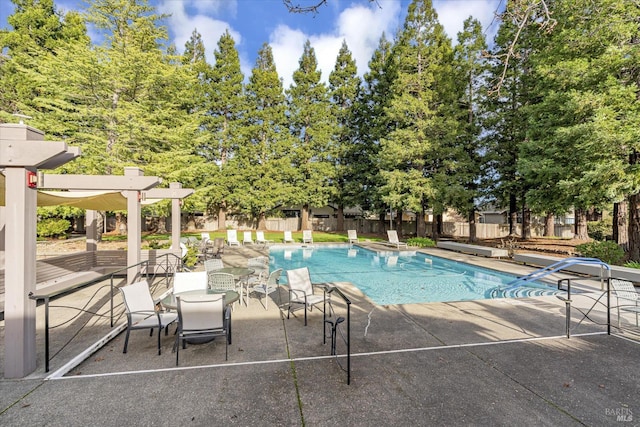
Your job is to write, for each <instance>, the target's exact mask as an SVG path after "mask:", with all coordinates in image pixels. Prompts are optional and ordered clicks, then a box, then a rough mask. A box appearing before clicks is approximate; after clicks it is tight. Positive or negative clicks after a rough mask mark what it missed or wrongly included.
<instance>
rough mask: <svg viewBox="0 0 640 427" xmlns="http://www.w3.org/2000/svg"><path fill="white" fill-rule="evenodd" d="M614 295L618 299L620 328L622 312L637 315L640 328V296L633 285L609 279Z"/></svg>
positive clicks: (617, 307)
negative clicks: (639, 316)
mask: <svg viewBox="0 0 640 427" xmlns="http://www.w3.org/2000/svg"><path fill="white" fill-rule="evenodd" d="M609 283H610V284H611V290H612V291H613V295H614V296H615V297H616V299H617V304H616V309H617V311H618V328H619V327H620V310H622V311H628V312H631V313H635V314H636V326H638V314H640V294H638V292H637V291H636V288H635V286H633V283H631V282H629V281H627V280H620V279H609Z"/></svg>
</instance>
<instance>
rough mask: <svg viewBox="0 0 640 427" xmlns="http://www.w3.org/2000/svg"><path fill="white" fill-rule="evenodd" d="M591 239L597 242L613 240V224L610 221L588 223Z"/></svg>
mask: <svg viewBox="0 0 640 427" xmlns="http://www.w3.org/2000/svg"><path fill="white" fill-rule="evenodd" d="M587 232H588V233H589V237H592V238H593V239H595V240H600V241H603V240H611V239H612V238H613V224H612V223H611V220H609V221H590V222H588V223H587Z"/></svg>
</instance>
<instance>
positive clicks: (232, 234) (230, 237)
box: [227, 230, 240, 246]
mask: <svg viewBox="0 0 640 427" xmlns="http://www.w3.org/2000/svg"><path fill="white" fill-rule="evenodd" d="M227 245H229V246H234V245H235V246H240V242H239V241H238V232H237V231H236V230H227Z"/></svg>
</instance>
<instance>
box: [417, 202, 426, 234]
mask: <svg viewBox="0 0 640 427" xmlns="http://www.w3.org/2000/svg"><path fill="white" fill-rule="evenodd" d="M424 216H425V208H424V206H423V207H422V209H421V210H420V212H418V213H417V214H416V236H417V237H426V236H427V223H426V222H424Z"/></svg>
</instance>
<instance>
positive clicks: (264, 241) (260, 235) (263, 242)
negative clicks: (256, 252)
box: [256, 231, 273, 245]
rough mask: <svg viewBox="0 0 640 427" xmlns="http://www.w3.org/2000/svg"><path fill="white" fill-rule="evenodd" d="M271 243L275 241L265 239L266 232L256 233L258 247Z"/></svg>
mask: <svg viewBox="0 0 640 427" xmlns="http://www.w3.org/2000/svg"><path fill="white" fill-rule="evenodd" d="M269 243H273V240H267V239H265V238H264V231H256V244H258V245H268V244H269Z"/></svg>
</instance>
